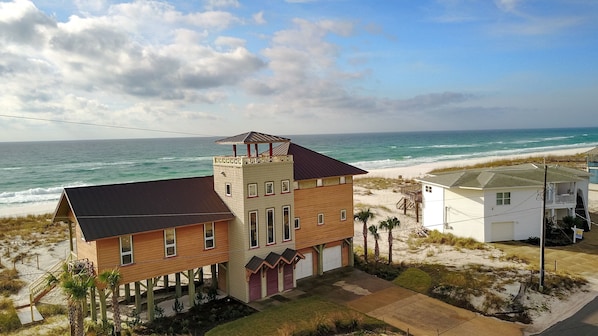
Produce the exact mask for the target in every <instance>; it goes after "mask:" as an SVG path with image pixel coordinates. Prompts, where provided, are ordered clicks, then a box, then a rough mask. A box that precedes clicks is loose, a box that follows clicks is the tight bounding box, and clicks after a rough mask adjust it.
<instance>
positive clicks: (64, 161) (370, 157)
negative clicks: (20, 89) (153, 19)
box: [0, 128, 598, 209]
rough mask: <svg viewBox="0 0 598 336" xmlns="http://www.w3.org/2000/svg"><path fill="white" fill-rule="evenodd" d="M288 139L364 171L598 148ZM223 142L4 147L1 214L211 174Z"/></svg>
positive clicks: (439, 138) (589, 138) (568, 136)
mask: <svg viewBox="0 0 598 336" xmlns="http://www.w3.org/2000/svg"><path fill="white" fill-rule="evenodd" d="M282 136H286V137H289V138H291V140H292V141H293V142H295V143H297V144H299V145H302V146H304V147H307V148H310V149H312V150H314V151H317V152H320V153H322V154H325V155H328V156H331V157H333V158H335V159H338V160H341V161H344V162H348V163H351V164H353V165H355V166H358V167H360V168H363V169H366V170H371V169H380V168H391V167H402V166H410V165H415V164H420V163H426V162H435V161H446V160H461V159H468V158H476V157H485V156H501V155H511V154H525V153H533V152H540V151H549V150H558V149H573V148H583V147H593V146H597V145H598V128H570V129H534V130H493V131H451V132H408V133H369V134H334V135H282ZM217 139H218V138H172V139H134V140H89V141H55V142H14V143H10V142H9V143H0V209H1V208H2V207H10V206H14V205H26V204H34V203H38V202H50V201H55V200H57V199H58V198H59V196H60V193H61V192H62V189H63V188H64V187H71V186H87V185H97V184H110V183H121V182H134V181H144V180H155V179H168V178H176V177H190V176H203V175H211V174H212V157H213V156H214V155H231V154H232V149H231V146H225V145H217V144H215V143H214V141H215V140H217ZM260 150H266V147H265V146H264V148H260ZM243 153H244V149H243Z"/></svg>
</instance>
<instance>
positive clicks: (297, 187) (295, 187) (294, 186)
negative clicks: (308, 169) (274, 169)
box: [293, 181, 299, 190]
mask: <svg viewBox="0 0 598 336" xmlns="http://www.w3.org/2000/svg"><path fill="white" fill-rule="evenodd" d="M297 189H299V182H297V181H293V190H297Z"/></svg>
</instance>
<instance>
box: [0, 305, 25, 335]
mask: <svg viewBox="0 0 598 336" xmlns="http://www.w3.org/2000/svg"><path fill="white" fill-rule="evenodd" d="M20 327H21V321H19V317H18V316H17V310H16V309H15V308H14V306H13V302H12V300H10V299H1V300H0V333H9V332H12V331H15V330H17V329H19V328H20Z"/></svg>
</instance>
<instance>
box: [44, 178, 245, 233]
mask: <svg viewBox="0 0 598 336" xmlns="http://www.w3.org/2000/svg"><path fill="white" fill-rule="evenodd" d="M65 201H67V202H68V203H69V204H70V207H71V209H72V210H73V212H74V214H75V216H76V218H77V221H78V222H79V225H80V227H81V231H82V233H83V236H84V237H85V240H87V241H93V240H97V239H102V238H108V237H115V236H121V235H128V234H134V233H138V232H147V231H154V230H163V229H166V228H173V227H178V226H185V225H191V224H199V223H207V222H213V221H221V220H230V219H233V218H234V215H233V214H232V212H231V211H230V209H229V208H228V207H227V206H226V205H225V204H224V202H223V201H222V199H220V197H219V196H218V194H216V192H215V191H214V179H213V177H212V176H206V177H194V178H181V179H171V180H160V181H149V182H137V183H123V184H111V185H100V186H90V187H78V188H65V190H64V193H63V195H62V198H61V200H60V203H62V202H65ZM67 208H68V207H64V206H61V205H59V206H58V210H57V213H56V214H55V217H64V216H65V215H66V214H63V213H60V212H64V211H65V209H67Z"/></svg>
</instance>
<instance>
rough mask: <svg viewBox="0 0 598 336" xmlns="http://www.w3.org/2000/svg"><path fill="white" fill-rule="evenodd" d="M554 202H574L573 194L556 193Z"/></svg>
mask: <svg viewBox="0 0 598 336" xmlns="http://www.w3.org/2000/svg"><path fill="white" fill-rule="evenodd" d="M555 203H557V204H564V203H575V195H573V194H562V195H556V198H555Z"/></svg>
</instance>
